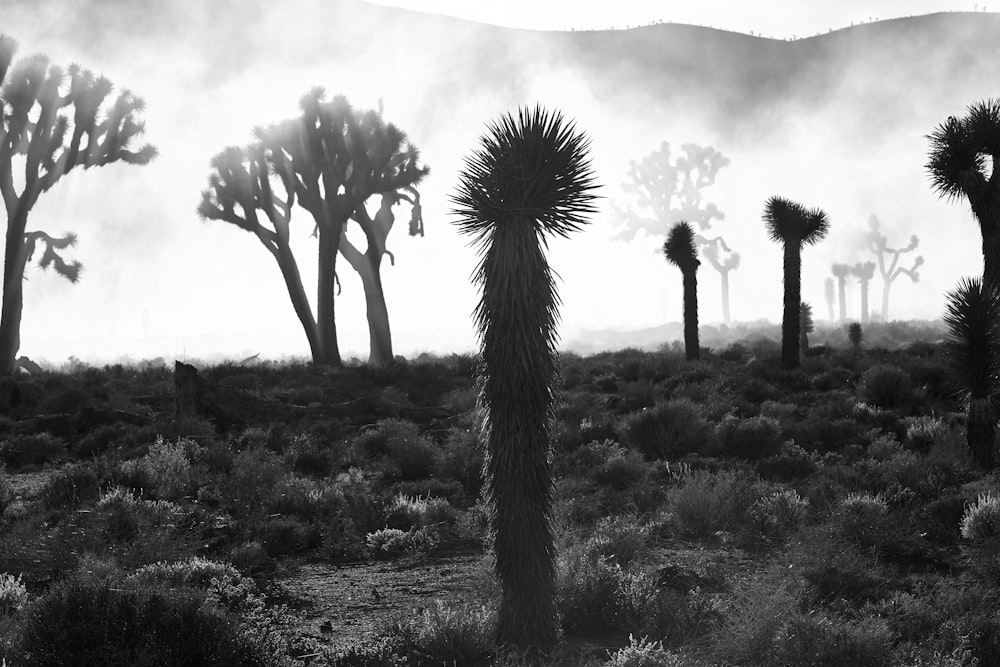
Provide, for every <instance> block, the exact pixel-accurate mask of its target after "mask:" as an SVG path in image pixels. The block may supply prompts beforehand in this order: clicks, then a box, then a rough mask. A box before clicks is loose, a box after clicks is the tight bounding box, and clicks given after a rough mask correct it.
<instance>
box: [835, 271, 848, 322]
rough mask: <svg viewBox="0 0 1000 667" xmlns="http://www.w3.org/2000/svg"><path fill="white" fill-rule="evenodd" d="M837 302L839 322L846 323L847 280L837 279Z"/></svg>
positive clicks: (843, 278)
mask: <svg viewBox="0 0 1000 667" xmlns="http://www.w3.org/2000/svg"><path fill="white" fill-rule="evenodd" d="M837 301H838V302H839V304H840V313H839V314H840V321H841V322H846V321H847V278H845V277H843V276H841V277H839V278H837Z"/></svg>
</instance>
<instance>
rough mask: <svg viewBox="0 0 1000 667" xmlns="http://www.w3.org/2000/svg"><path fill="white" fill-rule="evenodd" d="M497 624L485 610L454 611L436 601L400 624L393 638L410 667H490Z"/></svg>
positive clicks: (466, 608)
mask: <svg viewBox="0 0 1000 667" xmlns="http://www.w3.org/2000/svg"><path fill="white" fill-rule="evenodd" d="M495 624H496V621H495V619H494V614H493V612H492V611H490V610H489V609H487V608H486V607H475V606H469V605H463V606H455V607H453V606H450V605H448V604H446V603H444V602H443V601H441V600H437V601H435V603H434V604H433V605H432V606H429V607H427V608H426V609H424V610H423V611H421V612H420V613H419V614H417V615H416V616H415V617H414V618H411V619H409V620H406V621H402V622H400V623H397V624H396V626H395V627H394V628H393V629H392V634H394V635H396V636H397V637H398V638H399V643H400V646H401V652H402V653H403V654H404V655H406V656H407V661H406V663H405V664H407V665H414V666H415V667H437V666H438V665H463V666H466V665H468V667H477V666H481V667H488V665H490V664H491V660H490V659H491V656H492V653H493V628H494V625H495ZM376 664H377V663H376Z"/></svg>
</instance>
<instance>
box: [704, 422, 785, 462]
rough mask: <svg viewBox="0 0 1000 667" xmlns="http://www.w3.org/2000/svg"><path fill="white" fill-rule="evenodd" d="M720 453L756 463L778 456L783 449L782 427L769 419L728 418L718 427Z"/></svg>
mask: <svg viewBox="0 0 1000 667" xmlns="http://www.w3.org/2000/svg"><path fill="white" fill-rule="evenodd" d="M716 430H717V433H718V438H719V445H718V447H719V452H720V453H721V454H722V455H724V456H737V457H740V458H744V459H750V460H752V461H756V460H758V459H763V458H767V457H768V456H771V455H773V454H777V453H778V450H779V449H780V448H781V427H779V426H778V422H777V421H776V420H774V419H771V418H769V417H750V418H749V419H739V418H738V417H726V418H725V419H723V420H722V422H720V423H719V425H718V427H717V429H716Z"/></svg>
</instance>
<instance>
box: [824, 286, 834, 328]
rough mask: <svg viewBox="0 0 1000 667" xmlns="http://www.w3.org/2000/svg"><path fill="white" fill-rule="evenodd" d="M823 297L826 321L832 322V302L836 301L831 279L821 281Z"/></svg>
mask: <svg viewBox="0 0 1000 667" xmlns="http://www.w3.org/2000/svg"><path fill="white" fill-rule="evenodd" d="M823 297H824V298H825V299H826V313H827V319H829V320H830V321H831V322H833V321H834V318H833V302H834V300H835V299H836V296H835V295H834V287H833V278H827V279H826V280H824V281H823Z"/></svg>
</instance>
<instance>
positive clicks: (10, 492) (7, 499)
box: [0, 466, 14, 514]
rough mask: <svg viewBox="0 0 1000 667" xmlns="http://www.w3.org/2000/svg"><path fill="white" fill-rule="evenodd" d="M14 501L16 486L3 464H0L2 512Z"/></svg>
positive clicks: (0, 510)
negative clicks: (13, 484) (12, 483)
mask: <svg viewBox="0 0 1000 667" xmlns="http://www.w3.org/2000/svg"><path fill="white" fill-rule="evenodd" d="M13 502H14V487H13V486H11V483H10V477H8V476H7V471H6V470H5V469H4V467H3V466H0V514H2V513H4V512H5V511H6V510H7V508H8V507H10V506H11V504H12V503H13Z"/></svg>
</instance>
